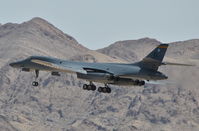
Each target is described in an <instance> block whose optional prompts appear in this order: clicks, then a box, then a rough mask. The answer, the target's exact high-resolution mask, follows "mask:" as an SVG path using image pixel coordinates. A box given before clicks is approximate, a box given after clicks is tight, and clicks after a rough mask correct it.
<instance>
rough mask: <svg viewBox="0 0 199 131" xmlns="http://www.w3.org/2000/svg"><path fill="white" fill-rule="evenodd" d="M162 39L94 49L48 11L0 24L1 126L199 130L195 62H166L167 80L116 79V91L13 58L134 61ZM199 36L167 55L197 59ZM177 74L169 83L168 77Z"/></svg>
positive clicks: (30, 130) (70, 130)
mask: <svg viewBox="0 0 199 131" xmlns="http://www.w3.org/2000/svg"><path fill="white" fill-rule="evenodd" d="M158 44H160V42H159V41H157V40H155V39H150V38H143V39H139V40H128V41H119V42H116V43H114V44H112V45H110V46H109V47H107V48H103V49H99V50H97V51H92V50H89V49H87V48H86V47H84V46H82V45H81V44H80V43H78V41H77V40H75V38H73V37H72V36H70V35H67V34H66V33H63V32H62V31H60V30H59V29H57V28H56V27H55V26H54V25H52V24H50V23H49V22H47V21H46V20H44V19H42V18H33V19H32V20H30V21H27V22H24V23H21V24H14V23H7V24H4V25H1V26H0V72H1V73H0V89H1V92H0V130H2V131H4V130H8V131H17V130H20V131H35V130H37V131H40V130H41V131H43V130H44V131H45V130H46V131H50V130H52V131H54V130H56V131H63V130H64V131H81V130H91V131H98V130H99V131H109V130H113V131H132V130H139V131H142V130H154V131H160V130H162V131H173V130H177V131H178V130H180V131H182V130H193V131H194V130H195V131H197V130H199V126H198V124H199V105H198V102H199V90H198V88H199V82H198V78H199V71H198V69H199V68H198V66H195V67H175V66H169V67H168V66H166V67H165V66H163V67H161V68H160V70H161V71H163V72H165V73H166V74H167V75H168V76H169V80H168V81H163V82H164V83H167V84H164V85H147V86H145V87H148V88H144V87H136V86H135V87H134V86H131V87H119V86H112V85H111V88H112V93H111V94H101V93H99V92H89V91H85V90H82V85H83V83H86V81H82V80H78V79H76V76H75V75H71V74H65V73H61V77H55V76H51V75H50V73H47V72H41V74H40V77H39V81H40V83H41V85H40V86H39V87H32V86H31V82H32V81H33V80H34V74H33V73H27V72H20V71H19V70H16V69H13V68H11V67H9V66H8V63H9V62H13V61H15V60H18V59H23V58H25V57H27V56H31V55H43V56H51V57H56V58H61V59H70V60H74V61H86V62H123V63H125V62H133V61H137V60H140V59H142V58H143V57H144V56H145V55H146V54H148V53H149V52H150V51H151V50H152V49H153V48H154V47H155V46H157V45H158ZM198 56H199V40H197V39H195V40H188V41H182V42H174V43H170V47H169V49H168V52H167V55H166V60H170V61H177V60H178V59H179V60H178V61H181V62H187V61H189V60H190V61H191V62H196V63H197V61H198V59H199V57H198ZM169 82H170V84H168V83H169Z"/></svg>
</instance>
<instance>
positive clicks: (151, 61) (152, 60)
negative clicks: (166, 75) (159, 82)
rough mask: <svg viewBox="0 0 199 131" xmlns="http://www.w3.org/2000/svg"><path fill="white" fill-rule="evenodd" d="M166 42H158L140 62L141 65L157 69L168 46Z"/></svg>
mask: <svg viewBox="0 0 199 131" xmlns="http://www.w3.org/2000/svg"><path fill="white" fill-rule="evenodd" d="M168 46H169V45H168V44H160V45H159V46H158V47H156V48H155V49H154V50H153V51H152V52H151V53H149V54H148V55H147V56H146V57H145V58H144V59H143V60H142V61H141V62H140V63H141V65H142V67H144V68H148V69H153V70H158V67H159V66H160V65H161V64H162V60H163V58H164V56H165V53H166V51H167V48H168Z"/></svg>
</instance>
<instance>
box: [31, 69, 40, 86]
mask: <svg viewBox="0 0 199 131" xmlns="http://www.w3.org/2000/svg"><path fill="white" fill-rule="evenodd" d="M35 74H36V76H35V81H33V82H32V86H38V85H39V82H37V78H38V77H39V70H35Z"/></svg>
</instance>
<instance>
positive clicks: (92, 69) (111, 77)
mask: <svg viewBox="0 0 199 131" xmlns="http://www.w3.org/2000/svg"><path fill="white" fill-rule="evenodd" d="M32 60H39V61H42V62H47V63H52V64H54V65H56V66H58V67H63V68H64V67H67V69H64V70H63V69H60V68H54V67H51V66H45V65H41V64H38V63H35V62H32ZM10 65H11V66H12V67H15V68H22V69H26V70H41V71H42V70H43V71H49V72H68V73H76V74H77V77H78V78H80V79H85V80H88V81H94V82H100V83H107V84H116V85H130V84H131V79H133V80H135V79H139V80H163V79H167V76H165V75H164V74H163V73H161V72H159V71H154V70H150V69H147V68H143V67H142V65H140V63H134V64H122V63H86V62H74V61H66V60H61V59H56V58H50V57H43V56H32V57H29V58H27V59H25V60H22V61H19V62H15V63H11V64H10ZM70 68H73V69H77V70H78V69H84V70H86V72H87V73H81V72H78V71H77V72H75V71H74V70H72V71H71V70H70ZM118 79H120V80H121V81H122V80H124V82H121V83H120V82H117V80H118ZM118 81H119V80H118Z"/></svg>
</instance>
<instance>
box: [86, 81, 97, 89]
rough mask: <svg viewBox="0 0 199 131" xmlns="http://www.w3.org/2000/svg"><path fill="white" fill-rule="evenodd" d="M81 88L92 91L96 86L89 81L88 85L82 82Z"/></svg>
mask: <svg viewBox="0 0 199 131" xmlns="http://www.w3.org/2000/svg"><path fill="white" fill-rule="evenodd" d="M83 89H84V90H88V91H89V90H92V91H95V90H96V86H95V85H94V84H93V83H92V82H90V84H89V85H87V84H84V85H83Z"/></svg>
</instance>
